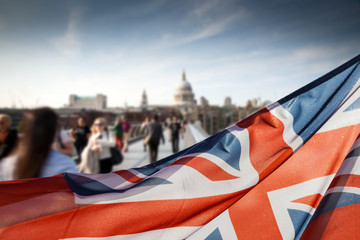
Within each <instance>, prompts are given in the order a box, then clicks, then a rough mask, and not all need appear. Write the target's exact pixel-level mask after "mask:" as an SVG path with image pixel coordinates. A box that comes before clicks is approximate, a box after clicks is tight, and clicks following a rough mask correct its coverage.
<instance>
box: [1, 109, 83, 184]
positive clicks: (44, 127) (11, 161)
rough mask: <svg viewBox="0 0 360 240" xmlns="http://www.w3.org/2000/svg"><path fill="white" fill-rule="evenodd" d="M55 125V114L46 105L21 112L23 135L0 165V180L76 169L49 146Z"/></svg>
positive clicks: (71, 161)
mask: <svg viewBox="0 0 360 240" xmlns="http://www.w3.org/2000/svg"><path fill="white" fill-rule="evenodd" d="M57 125H58V116H57V114H56V113H55V112H54V111H53V110H52V109H51V108H48V107H43V108H36V109H33V110H29V111H27V112H26V113H25V114H24V128H23V129H24V130H23V136H22V138H21V139H20V141H19V145H18V147H17V148H16V150H15V152H14V153H13V154H11V156H9V157H7V158H4V159H3V161H2V162H1V165H0V179H1V180H13V179H24V178H36V177H47V176H52V175H56V174H59V173H63V172H77V169H76V165H75V163H74V161H73V160H72V159H71V158H69V157H67V156H65V155H63V154H61V153H59V152H57V151H55V150H53V149H52V148H51V146H52V144H53V142H54V139H55V134H56V129H57Z"/></svg>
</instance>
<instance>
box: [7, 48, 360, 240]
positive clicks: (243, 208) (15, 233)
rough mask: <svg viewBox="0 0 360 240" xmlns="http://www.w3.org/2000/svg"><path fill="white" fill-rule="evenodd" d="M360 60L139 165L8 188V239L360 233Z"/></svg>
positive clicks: (336, 235)
mask: <svg viewBox="0 0 360 240" xmlns="http://www.w3.org/2000/svg"><path fill="white" fill-rule="evenodd" d="M359 87H360V55H358V56H357V57H355V58H353V59H352V60H350V61H348V62H347V63H345V64H343V65H342V66H340V67H338V68H336V69H335V70H333V71H331V72H330V73H328V74H326V75H324V76H323V77H321V78H319V79H317V80H315V81H314V82H312V83H310V84H308V85H307V86H305V87H303V88H301V89H299V90H297V91H295V92H294V93H292V94H290V95H289V96H287V97H285V98H283V99H281V100H279V101H278V102H276V103H274V104H272V105H270V106H268V107H266V108H263V109H262V110H260V111H258V112H257V113H255V114H253V115H252V116H250V117H248V118H246V119H244V120H242V121H240V122H238V123H236V124H235V125H234V126H231V127H229V128H227V129H224V130H223V131H221V132H219V133H217V134H215V135H213V136H211V137H209V138H208V139H206V140H204V141H202V142H200V143H198V144H196V145H194V146H192V147H190V148H187V149H185V150H183V151H181V152H179V153H177V154H174V155H172V156H169V157H167V158H165V159H162V160H160V161H158V162H156V163H154V164H151V165H147V166H144V167H141V168H134V169H128V170H120V171H117V172H113V173H109V174H93V175H92V174H71V173H64V174H61V175H56V176H53V177H48V178H38V179H28V180H17V181H10V182H3V183H0V237H1V239H98V238H104V239H120V240H122V239H190V240H191V239H206V240H210V239H320V238H322V237H323V238H326V239H354V238H360V230H359V229H360V228H359V225H360V217H359V216H360V205H359V203H360V177H359V174H360V90H359Z"/></svg>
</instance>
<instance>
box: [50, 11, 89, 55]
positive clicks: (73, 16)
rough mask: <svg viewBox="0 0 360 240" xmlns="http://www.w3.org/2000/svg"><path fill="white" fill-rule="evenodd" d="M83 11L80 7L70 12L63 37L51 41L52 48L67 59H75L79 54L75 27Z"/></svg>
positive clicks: (79, 47) (79, 43)
mask: <svg viewBox="0 0 360 240" xmlns="http://www.w3.org/2000/svg"><path fill="white" fill-rule="evenodd" d="M83 12H84V9H83V8H80V7H76V8H72V9H71V10H70V16H69V21H68V25H67V29H66V32H65V34H64V35H63V36H60V37H58V38H55V39H52V40H51V42H52V43H53V45H54V47H55V48H56V49H57V50H58V51H59V52H60V53H62V54H63V55H65V56H67V57H76V56H78V55H79V54H80V52H81V42H80V41H79V36H78V32H77V25H78V23H79V21H80V20H81V18H82V15H83Z"/></svg>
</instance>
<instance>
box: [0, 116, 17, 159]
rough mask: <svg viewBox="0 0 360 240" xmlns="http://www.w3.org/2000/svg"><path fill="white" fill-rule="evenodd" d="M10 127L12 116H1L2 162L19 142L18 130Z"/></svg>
mask: <svg viewBox="0 0 360 240" xmlns="http://www.w3.org/2000/svg"><path fill="white" fill-rule="evenodd" d="M10 126H11V118H10V116H9V115H7V114H0V160H1V159H2V158H4V157H6V156H8V155H9V153H10V152H11V151H12V150H13V149H14V147H15V145H16V143H17V141H18V136H17V131H16V129H11V128H10Z"/></svg>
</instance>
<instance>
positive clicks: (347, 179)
mask: <svg viewBox="0 0 360 240" xmlns="http://www.w3.org/2000/svg"><path fill="white" fill-rule="evenodd" d="M333 187H356V188H360V176H359V175H354V174H345V175H340V176H337V177H335V178H334V180H333V181H332V183H331V184H330V187H329V188H333Z"/></svg>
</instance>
